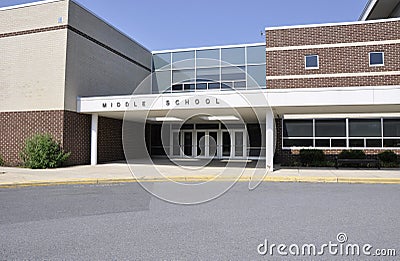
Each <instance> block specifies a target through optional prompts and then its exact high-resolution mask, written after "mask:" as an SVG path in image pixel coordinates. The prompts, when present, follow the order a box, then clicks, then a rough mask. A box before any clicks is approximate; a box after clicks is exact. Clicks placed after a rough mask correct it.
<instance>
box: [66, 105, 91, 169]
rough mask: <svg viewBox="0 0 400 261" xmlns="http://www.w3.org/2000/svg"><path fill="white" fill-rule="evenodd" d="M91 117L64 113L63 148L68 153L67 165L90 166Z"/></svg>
mask: <svg viewBox="0 0 400 261" xmlns="http://www.w3.org/2000/svg"><path fill="white" fill-rule="evenodd" d="M90 130H91V116H90V115H86V114H79V113H75V112H71V111H64V125H63V147H64V149H65V151H70V152H71V156H70V157H69V159H68V161H67V165H85V164H90V147H91V146H90V135H91V133H90Z"/></svg>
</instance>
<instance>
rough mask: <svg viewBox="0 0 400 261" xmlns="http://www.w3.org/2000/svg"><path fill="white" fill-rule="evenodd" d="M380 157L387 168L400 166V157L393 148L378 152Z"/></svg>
mask: <svg viewBox="0 0 400 261" xmlns="http://www.w3.org/2000/svg"><path fill="white" fill-rule="evenodd" d="M378 158H379V160H380V161H381V164H382V166H383V167H385V168H397V167H398V166H399V159H398V157H397V155H396V153H394V152H393V151H391V150H386V151H384V152H381V153H379V154H378Z"/></svg>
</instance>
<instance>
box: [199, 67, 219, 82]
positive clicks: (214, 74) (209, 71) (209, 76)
mask: <svg viewBox="0 0 400 261" xmlns="http://www.w3.org/2000/svg"><path fill="white" fill-rule="evenodd" d="M219 75H220V71H219V68H203V69H197V81H219Z"/></svg>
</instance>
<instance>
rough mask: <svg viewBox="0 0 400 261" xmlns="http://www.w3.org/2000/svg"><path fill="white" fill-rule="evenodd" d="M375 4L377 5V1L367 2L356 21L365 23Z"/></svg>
mask: <svg viewBox="0 0 400 261" xmlns="http://www.w3.org/2000/svg"><path fill="white" fill-rule="evenodd" d="M377 3H378V0H369V1H368V3H367V4H366V6H365V8H364V10H363V12H362V13H361V16H360V18H359V19H358V20H359V21H366V20H367V19H368V17H369V16H370V15H371V13H372V11H373V10H374V8H375V6H376V4H377Z"/></svg>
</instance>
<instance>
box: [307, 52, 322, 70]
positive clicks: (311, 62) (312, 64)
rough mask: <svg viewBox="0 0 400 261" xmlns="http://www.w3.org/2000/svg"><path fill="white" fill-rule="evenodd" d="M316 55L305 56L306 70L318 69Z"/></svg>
mask: <svg viewBox="0 0 400 261" xmlns="http://www.w3.org/2000/svg"><path fill="white" fill-rule="evenodd" d="M318 67H319V62H318V55H307V56H306V68H318Z"/></svg>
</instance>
